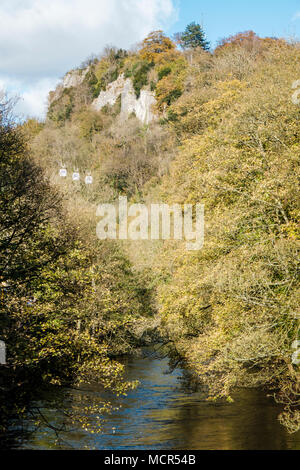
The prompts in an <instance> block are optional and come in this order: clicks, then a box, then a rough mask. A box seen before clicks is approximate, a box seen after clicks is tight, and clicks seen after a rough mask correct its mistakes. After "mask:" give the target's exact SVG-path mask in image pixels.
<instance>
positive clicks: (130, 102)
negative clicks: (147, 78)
mask: <svg viewBox="0 0 300 470" xmlns="http://www.w3.org/2000/svg"><path fill="white" fill-rule="evenodd" d="M119 96H121V119H124V120H126V119H127V118H128V117H129V116H130V115H131V114H132V113H135V115H136V117H137V118H138V119H139V120H140V121H141V122H143V123H145V124H149V122H151V121H154V120H155V119H156V115H155V114H154V111H153V106H154V104H155V103H156V100H155V97H154V93H153V92H151V91H149V90H141V93H140V96H139V98H137V97H136V95H135V91H134V88H133V85H132V81H131V80H130V78H127V79H125V78H124V75H123V74H122V75H120V76H119V77H118V79H117V80H115V81H114V82H112V83H110V84H109V85H108V87H107V89H106V91H101V92H100V95H99V96H98V98H96V99H95V100H94V101H93V103H92V107H93V108H94V109H95V110H97V111H99V110H100V109H102V108H103V107H104V106H106V105H110V106H113V105H114V104H115V103H116V101H117V99H118V98H119Z"/></svg>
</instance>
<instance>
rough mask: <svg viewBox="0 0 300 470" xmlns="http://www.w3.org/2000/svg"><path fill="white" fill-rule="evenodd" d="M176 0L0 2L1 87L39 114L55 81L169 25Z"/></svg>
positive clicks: (32, 111)
mask: <svg viewBox="0 0 300 470" xmlns="http://www.w3.org/2000/svg"><path fill="white" fill-rule="evenodd" d="M175 16H176V9H175V0H1V3H0V86H1V82H2V84H3V82H5V84H9V89H12V90H14V89H16V91H17V92H20V90H21V94H22V96H23V99H24V101H23V104H22V105H20V106H21V109H22V110H23V112H25V114H26V113H29V114H38V115H41V114H43V113H42V109H43V105H44V101H45V99H46V95H47V93H48V91H49V88H48V87H49V86H50V88H51V87H53V83H54V80H57V79H58V78H60V77H61V76H63V75H64V74H65V73H66V72H67V71H68V70H70V69H71V68H73V67H75V66H78V65H80V63H81V62H82V61H83V60H84V59H85V58H86V57H87V56H89V55H90V54H92V53H99V52H100V51H101V50H102V48H103V47H104V46H105V45H106V44H114V45H116V46H119V47H123V48H128V47H130V46H131V45H132V44H134V43H136V42H138V41H140V40H141V39H142V38H143V37H144V36H145V35H146V34H147V33H148V32H149V31H151V30H153V29H157V28H160V27H162V28H163V27H165V26H167V25H168V24H170V23H171V22H172V21H173V20H174V19H175Z"/></svg>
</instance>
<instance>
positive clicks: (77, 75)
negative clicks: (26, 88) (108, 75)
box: [49, 68, 89, 104]
mask: <svg viewBox="0 0 300 470" xmlns="http://www.w3.org/2000/svg"><path fill="white" fill-rule="evenodd" d="M88 71H89V68H86V69H84V70H71V72H68V73H66V75H65V76H64V77H63V79H62V81H61V83H59V84H58V85H57V87H56V89H55V91H51V92H50V94H49V104H51V103H53V101H56V100H57V99H59V98H60V96H61V94H62V92H63V90H64V89H65V88H72V87H77V86H79V85H80V84H81V83H82V82H83V80H84V79H85V76H86V74H87V73H88Z"/></svg>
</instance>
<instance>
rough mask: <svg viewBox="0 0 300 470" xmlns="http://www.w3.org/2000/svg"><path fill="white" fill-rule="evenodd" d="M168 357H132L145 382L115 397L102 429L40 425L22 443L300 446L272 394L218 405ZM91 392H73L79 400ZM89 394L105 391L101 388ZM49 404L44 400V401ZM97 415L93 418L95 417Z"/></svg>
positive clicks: (251, 393)
mask: <svg viewBox="0 0 300 470" xmlns="http://www.w3.org/2000/svg"><path fill="white" fill-rule="evenodd" d="M168 370H169V368H168V359H166V358H158V357H157V356H154V355H153V354H152V353H149V352H148V354H146V355H144V356H143V357H131V358H129V359H128V360H127V378H128V379H129V380H137V379H138V380H139V381H140V386H139V387H138V388H137V389H135V390H133V391H131V392H129V393H128V396H127V397H124V398H119V399H114V405H122V407H121V408H120V409H119V410H117V411H114V412H113V413H112V414H111V415H108V416H107V417H106V419H105V420H104V423H103V427H102V433H101V434H92V433H91V432H84V431H79V430H73V431H72V432H66V433H63V435H62V436H61V437H62V441H60V442H59V444H58V443H57V442H56V436H55V433H53V431H51V429H48V428H47V427H42V428H39V429H37V430H36V431H35V432H33V433H32V435H31V436H30V437H29V438H28V439H26V440H25V441H24V442H22V444H20V446H19V448H23V449H37V450H41V449H43V450H44V449H46V450H48V449H57V448H60V449H72V448H73V449H96V450H160V449H163V450H172V449H174V450H175V449H176V450H269V449H270V450H285V449H291V450H296V449H297V450H300V433H297V434H294V435H289V434H288V433H287V432H286V431H285V429H284V428H283V427H282V426H281V425H280V423H279V422H278V420H277V416H278V414H279V412H280V408H279V407H278V405H276V404H274V401H273V400H272V399H271V398H267V397H266V393H264V392H262V391H259V390H246V391H245V390H243V391H239V392H237V393H236V394H235V395H234V398H235V402H234V403H233V404H228V403H218V404H212V403H208V402H207V401H205V396H204V395H203V393H201V391H191V388H190V387H189V386H187V383H186V373H185V371H183V370H181V369H177V370H175V371H173V372H172V373H168ZM86 393H87V392H86V391H83V390H78V391H74V392H72V394H71V397H70V395H68V396H69V402H70V407H71V406H72V400H74V401H76V402H78V400H79V401H80V399H81V395H83V394H84V395H85V398H86ZM88 393H89V397H90V398H89V399H90V401H91V402H93V399H94V398H96V397H98V396H99V391H97V387H93V388H92V389H90V390H89V392H88ZM39 405H40V406H42V407H43V402H41V403H39ZM45 413H46V414H47V417H48V418H49V420H50V422H51V424H52V425H54V426H60V424H61V423H62V421H63V416H62V412H60V411H58V410H57V409H52V410H51V409H50V410H49V409H47V410H46V411H45ZM91 419H92V418H91Z"/></svg>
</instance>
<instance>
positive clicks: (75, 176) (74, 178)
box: [72, 171, 80, 181]
mask: <svg viewBox="0 0 300 470" xmlns="http://www.w3.org/2000/svg"><path fill="white" fill-rule="evenodd" d="M72 180H73V181H80V174H79V172H78V171H74V173H73V176H72Z"/></svg>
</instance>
